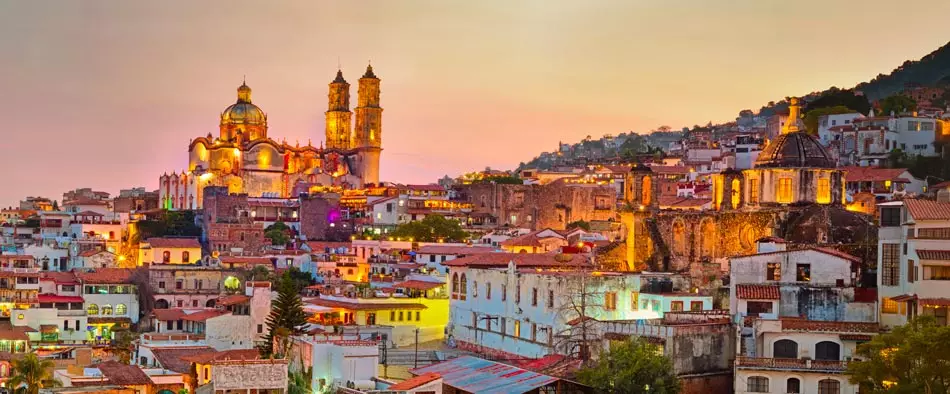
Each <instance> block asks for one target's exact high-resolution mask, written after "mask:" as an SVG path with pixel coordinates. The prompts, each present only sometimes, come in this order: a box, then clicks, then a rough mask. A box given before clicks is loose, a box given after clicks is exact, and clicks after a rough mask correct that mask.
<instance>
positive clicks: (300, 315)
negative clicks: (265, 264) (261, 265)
mask: <svg viewBox="0 0 950 394" xmlns="http://www.w3.org/2000/svg"><path fill="white" fill-rule="evenodd" d="M304 324H307V314H306V313H304V311H303V302H302V301H301V300H300V293H298V292H297V290H296V286H295V285H294V280H293V278H292V277H291V276H290V274H288V273H286V272H285V273H284V275H283V276H281V280H280V283H279V285H278V287H277V299H276V300H274V302H273V304H272V305H271V313H270V315H269V316H267V335H266V336H265V337H264V341H263V342H262V343H261V344H260V346H259V347H258V350H259V351H260V352H261V356H264V357H270V356H276V357H283V356H284V355H286V354H287V349H288V347H289V341H288V337H289V336H291V335H298V334H300V333H302V331H301V330H300V328H299V327H300V326H302V325H304ZM275 339H276V342H277V347H276V348H275V347H274V345H275V343H274V342H275Z"/></svg>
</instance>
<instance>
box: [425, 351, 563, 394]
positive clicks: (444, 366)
mask: <svg viewBox="0 0 950 394" xmlns="http://www.w3.org/2000/svg"><path fill="white" fill-rule="evenodd" d="M409 372H411V373H413V374H416V375H420V376H421V375H425V374H429V373H437V374H439V375H440V376H441V377H442V381H443V382H444V383H445V384H447V385H449V386H452V387H454V388H457V389H459V390H461V391H465V392H470V393H527V392H533V391H536V389H537V388H539V387H542V386H546V385H548V384H551V383H554V382H557V381H558V378H555V377H553V376H548V375H543V374H539V373H536V372H531V371H526V370H524V369H521V368H517V367H513V366H510V365H507V364H502V363H497V362H494V361H489V360H485V359H482V358H478V357H472V356H462V357H458V358H454V359H452V360H449V361H443V362H441V363H437V364H432V365H428V366H425V367H420V368H416V369H413V370H410V371H409Z"/></svg>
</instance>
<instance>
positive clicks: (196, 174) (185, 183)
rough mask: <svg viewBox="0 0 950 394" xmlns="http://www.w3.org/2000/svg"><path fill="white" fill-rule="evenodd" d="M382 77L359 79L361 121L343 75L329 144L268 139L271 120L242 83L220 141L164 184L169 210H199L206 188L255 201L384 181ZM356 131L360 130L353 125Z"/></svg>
mask: <svg viewBox="0 0 950 394" xmlns="http://www.w3.org/2000/svg"><path fill="white" fill-rule="evenodd" d="M379 93H380V90H379V78H377V77H376V74H375V73H373V67H372V65H370V66H368V67H367V68H366V72H365V73H364V74H363V76H362V77H361V78H360V80H359V86H358V88H357V105H356V108H355V112H356V121H355V123H356V124H355V125H353V124H352V123H353V112H354V111H351V110H350V84H349V83H348V82H346V79H344V78H343V72H342V71H337V73H336V78H335V79H334V80H333V81H332V82H330V92H329V95H328V98H329V103H328V108H327V111H326V113H325V115H326V135H325V138H326V146H324V144H320V147H314V146H313V145H312V144H311V143H310V142H309V141H308V142H307V145H306V146H301V145H300V143H299V142H298V143H296V144H294V145H290V144H288V143H287V142H286V141H282V142H278V141H277V140H275V139H272V138H271V137H269V136H268V134H267V133H268V130H267V114H266V113H265V112H264V111H263V110H262V109H261V108H260V107H258V106H257V105H255V104H254V103H253V102H252V101H251V88H250V87H248V86H247V84H246V83H245V84H241V86H240V87H238V89H237V101H236V102H235V103H234V104H232V105H230V106H229V107H227V108H225V110H224V112H222V113H221V123H220V125H219V131H218V135H217V136H213V135H212V134H211V133H208V135H207V136H204V137H198V138H195V139H193V140H191V142H190V143H189V144H188V169H187V170H186V171H182V172H181V173H177V172H173V173H172V174H170V175H169V174H167V173H166V174H163V175H162V176H161V177H160V178H159V198H160V201H161V204H162V207H163V208H165V209H199V208H201V205H202V193H203V190H204V188H205V187H207V186H224V187H227V188H228V191H229V192H230V193H243V194H247V195H249V196H251V197H261V196H266V197H282V198H288V197H296V196H294V195H292V194H293V193H294V191H295V190H309V188H311V187H328V188H333V189H354V188H362V187H365V186H367V185H371V184H377V183H379V158H380V153H381V152H382V150H383V149H382V114H383V109H382V107H380V106H379ZM354 126H355V127H354Z"/></svg>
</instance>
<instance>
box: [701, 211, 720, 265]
mask: <svg viewBox="0 0 950 394" xmlns="http://www.w3.org/2000/svg"><path fill="white" fill-rule="evenodd" d="M699 242H700V244H699V252H700V257H713V256H715V255H716V244H717V242H719V230H717V229H716V224H715V223H714V222H713V219H712V218H704V219H703V221H702V222H700V223H699Z"/></svg>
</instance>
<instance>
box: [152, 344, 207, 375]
mask: <svg viewBox="0 0 950 394" xmlns="http://www.w3.org/2000/svg"><path fill="white" fill-rule="evenodd" d="M217 352H218V351H217V350H214V349H213V348H211V347H208V346H194V347H178V348H167V347H158V348H153V349H152V354H153V355H155V359H156V360H158V363H159V364H161V365H162V367H165V369H169V370H172V371H175V372H178V373H190V372H191V362H190V361H188V360H185V358H190V357H194V356H201V355H205V354H212V353H217Z"/></svg>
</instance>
